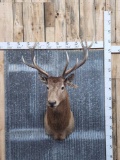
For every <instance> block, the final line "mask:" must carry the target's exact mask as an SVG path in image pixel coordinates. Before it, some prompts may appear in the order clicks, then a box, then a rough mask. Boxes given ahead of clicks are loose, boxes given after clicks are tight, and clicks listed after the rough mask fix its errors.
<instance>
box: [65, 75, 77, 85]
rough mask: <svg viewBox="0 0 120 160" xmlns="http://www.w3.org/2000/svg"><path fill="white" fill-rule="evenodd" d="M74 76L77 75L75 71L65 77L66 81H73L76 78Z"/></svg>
mask: <svg viewBox="0 0 120 160" xmlns="http://www.w3.org/2000/svg"><path fill="white" fill-rule="evenodd" d="M74 76H75V75H74V73H73V74H70V75H69V76H68V77H67V78H65V83H67V82H72V81H73V79H74Z"/></svg>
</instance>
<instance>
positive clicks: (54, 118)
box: [47, 97, 71, 131]
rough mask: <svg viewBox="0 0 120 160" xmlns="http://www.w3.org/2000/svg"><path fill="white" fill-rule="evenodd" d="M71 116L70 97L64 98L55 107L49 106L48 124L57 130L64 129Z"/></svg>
mask: <svg viewBox="0 0 120 160" xmlns="http://www.w3.org/2000/svg"><path fill="white" fill-rule="evenodd" d="M70 116H71V111H70V104H69V98H68V97H67V98H66V99H64V100H63V101H62V102H61V103H60V104H59V105H58V106H57V107H56V108H55V109H51V108H50V107H48V108H47V119H48V125H49V126H50V127H51V128H52V129H53V130H56V131H58V130H59V131H61V130H64V129H65V128H66V127H67V126H68V124H69V119H70Z"/></svg>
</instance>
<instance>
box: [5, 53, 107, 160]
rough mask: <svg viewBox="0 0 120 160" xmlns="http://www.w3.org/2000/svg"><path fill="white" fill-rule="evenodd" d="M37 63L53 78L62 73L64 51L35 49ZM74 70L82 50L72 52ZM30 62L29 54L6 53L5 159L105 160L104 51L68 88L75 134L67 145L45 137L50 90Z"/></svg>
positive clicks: (93, 57) (93, 55)
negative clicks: (44, 120)
mask: <svg viewBox="0 0 120 160" xmlns="http://www.w3.org/2000/svg"><path fill="white" fill-rule="evenodd" d="M35 54H36V60H37V63H38V64H39V65H40V66H41V67H42V68H43V69H45V70H46V71H47V72H49V73H50V74H52V75H54V76H57V75H59V74H61V73H62V70H63V68H64V65H65V61H66V55H65V50H56V51H55V50H42V51H41V50H36V51H35ZM68 54H69V56H70V65H69V67H70V66H73V65H74V64H75V62H76V58H77V57H78V58H79V59H82V58H83V53H82V52H80V51H74V50H68ZM22 55H24V57H25V59H26V60H27V61H29V62H30V55H29V51H28V50H8V51H6V53H5V80H6V160H105V126H104V123H105V113H104V66H103V62H104V59H103V55H104V54H103V50H97V51H96V50H91V51H90V52H89V58H88V61H87V62H86V63H85V64H84V65H83V66H82V67H81V68H79V69H78V70H77V71H76V77H75V80H74V83H75V84H77V85H78V86H79V87H78V88H77V89H72V88H69V87H68V92H69V96H70V103H71V109H72V111H73V113H74V117H75V131H74V132H73V133H72V134H71V135H70V136H69V137H68V138H67V139H66V140H64V141H55V140H53V139H52V138H51V137H48V136H47V135H45V131H44V125H43V118H44V113H45V110H46V96H47V91H46V86H45V85H44V84H42V83H41V82H40V80H39V76H38V73H37V71H36V70H34V69H31V68H29V67H27V66H25V65H24V64H23V63H22V60H21V56H22Z"/></svg>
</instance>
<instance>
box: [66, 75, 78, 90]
mask: <svg viewBox="0 0 120 160" xmlns="http://www.w3.org/2000/svg"><path fill="white" fill-rule="evenodd" d="M74 76H75V75H74V74H71V75H69V76H68V77H67V78H66V79H65V84H66V85H68V86H70V87H72V88H77V87H78V86H77V85H75V84H73V83H72V81H73V79H74Z"/></svg>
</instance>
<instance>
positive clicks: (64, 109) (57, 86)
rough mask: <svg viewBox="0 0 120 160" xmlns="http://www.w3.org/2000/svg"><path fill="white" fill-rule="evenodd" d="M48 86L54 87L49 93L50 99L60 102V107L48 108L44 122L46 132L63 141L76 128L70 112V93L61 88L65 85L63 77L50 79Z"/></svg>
mask: <svg viewBox="0 0 120 160" xmlns="http://www.w3.org/2000/svg"><path fill="white" fill-rule="evenodd" d="M48 85H49V87H52V89H50V91H48V99H52V100H54V99H55V100H56V101H58V102H57V103H58V105H57V106H56V107H54V108H51V107H49V106H47V111H46V115H45V120H44V123H45V130H46V133H47V134H50V135H52V136H53V137H54V139H59V140H63V139H65V138H66V136H67V135H68V134H70V133H71V132H72V131H73V128H74V118H73V114H72V112H71V110H70V104H69V97H68V93H67V91H66V89H64V91H61V86H63V85H64V79H63V78H61V77H50V78H49V79H48ZM53 92H54V93H53Z"/></svg>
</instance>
